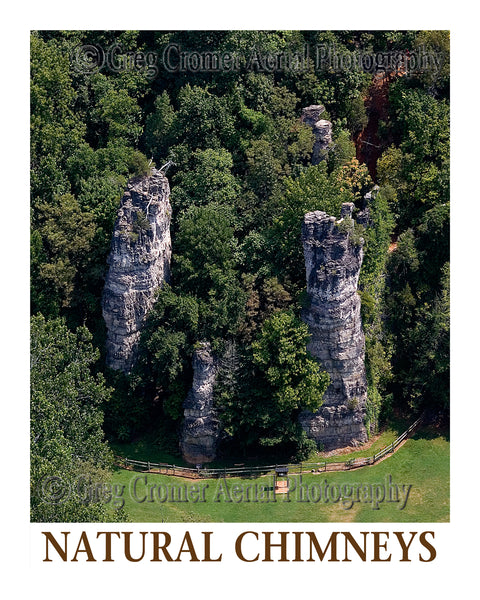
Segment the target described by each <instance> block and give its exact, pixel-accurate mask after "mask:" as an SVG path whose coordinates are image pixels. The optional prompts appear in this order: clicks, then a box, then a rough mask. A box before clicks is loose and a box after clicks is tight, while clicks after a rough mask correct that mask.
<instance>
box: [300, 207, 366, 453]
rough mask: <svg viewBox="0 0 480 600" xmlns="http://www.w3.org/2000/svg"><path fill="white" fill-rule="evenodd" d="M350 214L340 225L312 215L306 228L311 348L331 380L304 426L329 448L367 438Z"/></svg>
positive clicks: (357, 246)
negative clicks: (322, 398) (321, 400)
mask: <svg viewBox="0 0 480 600" xmlns="http://www.w3.org/2000/svg"><path fill="white" fill-rule="evenodd" d="M352 212H353V204H352V203H345V204H343V205H342V214H341V219H340V220H339V221H337V220H336V219H335V217H331V216H329V215H327V214H326V213H325V212H321V211H315V212H311V213H308V214H306V215H305V218H304V222H303V226H302V241H303V249H304V255H305V267H306V276H307V293H308V298H309V306H308V308H307V309H305V310H304V312H303V319H304V321H305V322H306V323H307V325H308V326H309V329H310V333H311V340H310V342H309V345H308V350H309V351H310V352H311V354H312V355H313V356H315V357H317V358H318V359H319V360H320V361H321V364H322V366H323V367H324V368H325V370H326V371H327V372H328V373H329V375H330V378H331V382H330V385H329V387H328V388H327V390H326V392H325V395H324V400H323V404H322V406H321V407H320V409H319V410H318V411H317V412H316V413H311V412H308V411H304V412H302V413H301V415H300V423H301V425H302V427H303V428H304V429H305V431H306V432H307V434H308V436H309V437H311V438H313V439H314V440H315V441H316V442H317V443H321V444H322V445H323V447H324V448H325V450H330V449H334V448H340V447H344V446H350V445H357V444H359V443H363V442H365V441H366V440H367V432H366V428H365V425H364V415H365V405H366V400H367V380H366V375H365V337H364V334H363V331H362V323H361V317H360V297H359V296H358V294H357V284H358V277H359V273H360V267H361V265H362V260H363V239H362V238H361V237H359V236H358V235H356V234H355V232H354V230H353V220H352Z"/></svg>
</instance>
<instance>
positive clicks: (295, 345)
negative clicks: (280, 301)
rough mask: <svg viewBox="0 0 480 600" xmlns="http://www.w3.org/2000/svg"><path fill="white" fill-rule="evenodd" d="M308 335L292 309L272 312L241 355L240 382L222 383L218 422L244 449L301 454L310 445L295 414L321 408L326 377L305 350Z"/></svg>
mask: <svg viewBox="0 0 480 600" xmlns="http://www.w3.org/2000/svg"><path fill="white" fill-rule="evenodd" d="M308 338H309V333H308V328H307V326H306V325H305V324H304V323H302V322H301V321H300V320H298V318H296V317H295V316H294V315H293V314H292V313H291V312H289V311H279V312H275V313H274V314H273V315H272V316H271V317H269V318H268V319H267V320H266V321H265V322H264V323H263V327H262V329H261V330H260V332H259V334H258V336H257V339H256V340H255V341H254V342H253V344H252V346H251V355H250V356H249V357H247V356H243V357H242V361H241V367H240V369H239V371H240V374H239V375H237V381H240V382H241V384H240V387H236V388H235V387H234V386H231V385H230V388H229V387H228V385H225V382H223V385H222V382H221V385H220V390H219V398H220V399H219V402H220V403H221V406H220V410H221V413H220V414H221V419H222V422H223V424H224V426H225V428H226V430H227V431H228V432H229V433H230V435H231V436H232V438H233V440H237V443H240V445H241V446H243V448H244V449H245V448H248V447H250V448H255V449H256V450H258V451H259V450H261V449H262V448H263V449H264V450H265V449H267V448H268V449H270V451H271V450H272V449H273V448H275V449H276V450H277V451H279V452H280V451H281V452H286V453H287V454H288V453H289V452H290V453H291V455H296V456H297V458H305V457H306V454H308V452H309V451H311V450H312V449H313V448H314V446H315V444H314V443H313V442H312V443H307V442H306V437H305V433H304V432H303V431H302V429H301V427H300V425H299V423H298V414H299V412H300V410H302V409H308V410H312V411H315V410H317V409H318V408H319V407H320V405H321V402H322V398H323V394H324V392H325V390H326V388H327V387H328V384H329V380H330V378H329V376H328V374H327V373H326V372H324V371H322V370H321V367H320V365H319V364H318V362H317V361H316V360H315V359H314V358H313V357H312V356H311V355H310V354H309V352H308V351H307V349H306V344H307V341H308ZM232 388H233V391H232ZM229 391H230V393H229Z"/></svg>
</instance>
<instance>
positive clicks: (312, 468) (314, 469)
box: [115, 416, 423, 479]
mask: <svg viewBox="0 0 480 600" xmlns="http://www.w3.org/2000/svg"><path fill="white" fill-rule="evenodd" d="M422 420H423V416H421V417H420V418H419V419H417V420H416V421H415V422H414V423H412V425H410V427H409V428H408V429H407V430H406V431H404V432H403V433H402V434H401V435H400V436H399V437H398V438H397V439H396V440H395V441H393V442H392V443H391V444H389V445H388V446H385V448H382V449H381V450H379V451H378V452H377V453H376V454H374V455H373V456H368V457H359V458H350V459H349V460H346V461H344V462H327V461H321V462H302V463H295V464H287V465H285V463H283V464H282V465H278V464H276V465H262V466H257V467H255V466H252V467H246V466H244V465H241V466H240V465H239V466H236V467H230V468H228V469H227V468H223V469H208V468H194V467H181V466H179V465H171V464H168V463H155V462H151V461H143V460H134V459H131V458H124V457H121V456H115V460H116V464H117V466H119V467H123V468H125V469H131V470H134V471H138V470H140V471H146V472H149V473H159V474H161V475H174V476H176V477H189V478H194V479H198V478H205V479H214V478H219V477H260V476H262V475H268V474H269V473H275V470H276V469H277V468H278V467H279V466H281V467H287V468H288V473H290V474H302V473H308V472H311V473H325V472H327V471H348V470H350V469H357V468H359V467H364V466H367V465H374V464H375V463H376V462H378V461H379V460H381V459H382V458H384V457H386V456H388V455H389V454H393V453H394V452H395V450H396V449H397V448H398V447H399V445H400V444H401V443H402V442H403V441H404V440H406V439H407V437H408V436H409V435H411V434H412V433H413V431H414V430H415V429H416V428H417V427H418V426H419V425H420V423H421V422H422Z"/></svg>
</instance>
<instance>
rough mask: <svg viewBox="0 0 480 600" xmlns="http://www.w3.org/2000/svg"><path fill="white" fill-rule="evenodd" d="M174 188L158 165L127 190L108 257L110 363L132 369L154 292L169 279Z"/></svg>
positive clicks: (104, 301) (104, 302) (106, 293)
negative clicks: (171, 194)
mask: <svg viewBox="0 0 480 600" xmlns="http://www.w3.org/2000/svg"><path fill="white" fill-rule="evenodd" d="M169 197H170V187H169V185H168V180H167V179H166V177H165V176H164V175H163V174H162V173H161V172H160V171H158V170H155V169H154V170H153V171H152V174H151V175H150V176H141V177H135V178H134V179H131V180H130V181H129V182H128V185H127V189H126V190H125V193H124V195H123V198H122V201H121V204H120V208H119V210H118V214H117V220H116V222H115V227H114V231H113V237H112V245H111V249H110V254H109V257H108V264H109V269H108V273H107V276H106V280H105V287H104V290H103V298H102V312H103V318H104V319H105V323H106V326H107V357H106V362H107V366H108V367H110V368H112V369H115V370H118V371H123V372H124V373H129V372H130V370H131V368H132V366H133V364H134V362H135V358H136V351H137V346H138V341H139V338H140V332H141V329H142V325H143V322H144V320H145V317H146V315H147V313H148V311H149V310H150V308H151V307H152V305H153V303H154V301H155V292H156V290H157V289H158V288H159V287H160V286H161V285H162V284H163V282H164V281H168V278H169V271H170V259H171V253H172V249H171V240H170V217H171V206H170V199H169Z"/></svg>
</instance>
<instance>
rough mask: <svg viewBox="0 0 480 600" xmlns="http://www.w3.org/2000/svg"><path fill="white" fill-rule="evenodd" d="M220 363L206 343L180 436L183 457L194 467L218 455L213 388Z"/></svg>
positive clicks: (196, 360)
mask: <svg viewBox="0 0 480 600" xmlns="http://www.w3.org/2000/svg"><path fill="white" fill-rule="evenodd" d="M217 372H218V361H217V359H216V358H215V357H214V356H213V354H212V351H211V348H210V344H209V343H208V342H202V343H201V345H200V347H199V348H197V349H196V350H195V351H194V354H193V383H192V388H191V389H190V391H189V393H188V395H187V397H186V399H185V401H184V403H183V408H184V421H183V426H182V431H181V435H180V449H181V451H182V455H183V458H184V459H185V460H186V461H187V462H189V463H191V464H203V463H208V462H212V460H214V459H215V456H216V447H217V441H218V433H219V428H218V419H217V417H216V414H215V410H214V407H213V387H214V385H215V379H216V376H217Z"/></svg>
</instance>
